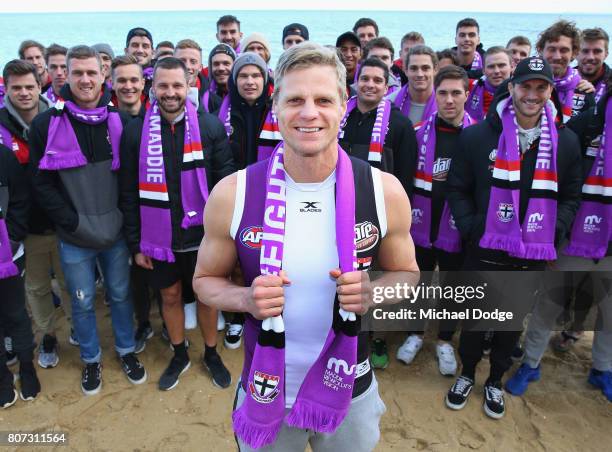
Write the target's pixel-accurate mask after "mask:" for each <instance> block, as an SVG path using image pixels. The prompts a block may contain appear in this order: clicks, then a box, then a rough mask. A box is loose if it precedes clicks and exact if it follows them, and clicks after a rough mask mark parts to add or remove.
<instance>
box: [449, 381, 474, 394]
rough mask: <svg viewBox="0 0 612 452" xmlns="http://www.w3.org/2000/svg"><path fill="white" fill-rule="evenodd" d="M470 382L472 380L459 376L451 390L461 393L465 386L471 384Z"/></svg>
mask: <svg viewBox="0 0 612 452" xmlns="http://www.w3.org/2000/svg"><path fill="white" fill-rule="evenodd" d="M471 384H472V382H471V381H470V380H468V379H467V378H463V377H459V379H458V380H457V382H456V383H455V390H454V391H453V392H459V393H463V391H465V388H467V387H468V386H471Z"/></svg>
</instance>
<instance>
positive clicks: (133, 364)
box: [123, 353, 142, 369]
mask: <svg viewBox="0 0 612 452" xmlns="http://www.w3.org/2000/svg"><path fill="white" fill-rule="evenodd" d="M123 362H124V363H125V365H126V366H127V367H128V369H134V368H136V369H138V368H140V367H142V364H140V361H138V360H137V359H136V357H135V356H134V355H133V354H132V353H128V354H127V355H124V356H123Z"/></svg>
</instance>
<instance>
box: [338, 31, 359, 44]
mask: <svg viewBox="0 0 612 452" xmlns="http://www.w3.org/2000/svg"><path fill="white" fill-rule="evenodd" d="M344 41H352V42H353V43H355V44H356V45H357V47H361V41H360V40H359V37H358V36H357V35H356V34H355V33H353V32H352V31H347V32H345V33H342V34H341V35H340V36H338V39H336V47H340V44H342V43H343V42H344Z"/></svg>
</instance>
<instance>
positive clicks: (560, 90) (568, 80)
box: [554, 67, 582, 123]
mask: <svg viewBox="0 0 612 452" xmlns="http://www.w3.org/2000/svg"><path fill="white" fill-rule="evenodd" d="M580 80H582V78H581V77H580V73H579V72H578V69H576V68H573V67H568V68H567V71H565V75H563V76H562V77H559V78H557V77H555V80H554V82H555V91H557V95H558V96H559V102H561V113H562V114H563V122H564V123H566V122H567V121H569V119H570V118H571V117H572V107H573V105H574V90H575V89H576V87H577V86H578V84H579V83H580Z"/></svg>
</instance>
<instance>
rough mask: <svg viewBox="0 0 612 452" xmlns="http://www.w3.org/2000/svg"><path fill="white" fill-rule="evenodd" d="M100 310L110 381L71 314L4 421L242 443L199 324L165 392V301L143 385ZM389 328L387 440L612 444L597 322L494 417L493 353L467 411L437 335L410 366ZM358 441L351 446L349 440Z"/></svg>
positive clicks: (184, 445) (127, 440) (170, 445)
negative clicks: (32, 389) (84, 350)
mask: <svg viewBox="0 0 612 452" xmlns="http://www.w3.org/2000/svg"><path fill="white" fill-rule="evenodd" d="M97 311H98V312H97V314H98V326H99V330H100V335H101V341H102V347H103V361H102V362H103V373H102V375H103V376H102V378H103V385H102V391H101V393H100V394H98V395H96V396H90V397H86V396H84V395H83V393H82V392H81V389H80V376H81V368H82V364H81V362H80V360H79V352H78V347H73V346H71V345H69V344H68V342H67V336H68V328H67V322H66V320H65V319H63V318H62V319H61V320H60V321H59V324H60V325H61V328H60V330H59V333H58V337H59V340H60V363H59V365H58V367H56V368H54V369H40V368H37V370H38V375H39V378H40V380H41V384H42V392H41V394H40V395H39V396H38V398H37V399H36V400H34V401H32V402H24V401H22V400H19V401H18V402H17V403H16V404H15V405H14V406H12V407H11V408H9V409H7V410H2V411H0V430H1V431H9V430H11V431H12V430H20V431H36V432H49V431H64V432H67V433H68V437H69V444H68V445H67V446H64V447H57V449H58V450H62V451H66V450H75V451H110V450H113V451H114V450H120V451H163V452H171V451H196V450H197V451H202V450H204V451H208V450H211V451H217V450H219V451H223V450H236V444H235V442H234V439H233V435H232V428H231V417H230V415H231V407H232V402H233V398H234V389H235V384H232V387H231V388H229V389H225V390H223V389H218V388H216V387H214V386H213V384H212V382H211V380H210V377H209V376H208V374H207V372H206V371H205V370H204V368H203V366H202V363H201V354H202V348H203V345H202V340H201V337H200V334H199V331H198V330H192V331H189V332H188V337H189V339H190V341H191V343H192V346H191V348H190V350H189V352H190V356H191V359H192V367H191V369H189V370H188V371H187V372H186V373H185V374H183V376H182V377H181V379H180V384H179V385H178V386H177V387H176V388H175V389H174V390H172V391H169V392H162V391H159V390H158V389H157V381H158V379H159V376H160V374H161V373H162V372H163V370H164V368H165V367H166V365H167V364H168V362H169V360H170V358H171V351H170V349H169V347H168V344H167V343H166V342H164V341H163V340H162V339H161V337H160V335H159V331H160V326H161V322H160V319H159V317H158V316H157V313H155V314H154V315H153V314H152V322H153V326H154V329H155V330H156V334H155V336H154V337H153V338H152V339H151V340H149V342H148V343H147V347H146V349H145V351H144V352H143V353H141V354H140V355H139V357H140V359H141V361H142V363H143V364H144V366H145V367H146V369H147V372H148V381H147V382H146V383H145V384H142V385H139V386H134V385H132V384H130V383H129V382H128V380H127V379H126V377H125V375H124V374H123V372H122V371H121V368H120V366H119V362H118V360H117V359H116V357H115V354H114V351H113V346H112V344H113V340H112V333H111V328H110V311H109V308H108V307H106V306H104V305H103V303H99V306H98V309H97ZM388 340H389V348H390V350H391V351H392V353H391V363H390V365H389V367H388V368H387V369H386V370H384V371H379V372H377V378H378V379H379V382H380V388H381V392H382V398H383V400H384V402H385V403H386V405H387V412H386V414H385V415H384V416H383V418H382V421H381V441H380V443H379V446H378V448H377V450H380V451H406V450H431V451H464V450H482V451H493V450H495V451H506V450H507V451H520V450H525V451H540V450H550V451H553V450H554V451H577V450H580V451H583V452H584V451H590V450H593V451H594V450H610V445H611V444H612V403H610V402H608V401H607V400H606V399H605V397H604V396H603V395H602V394H601V392H600V391H599V390H595V389H593V388H592V387H590V386H589V385H588V383H587V381H586V378H587V375H588V371H589V368H590V345H591V340H592V335H589V334H588V333H587V337H586V338H583V339H581V340H580V341H579V342H578V343H577V344H576V347H575V348H574V349H573V350H572V351H570V352H569V353H567V354H564V355H558V354H555V353H553V352H552V351H549V352H547V354H546V356H545V358H544V359H543V362H542V380H541V381H540V382H537V383H532V384H531V386H530V388H529V391H528V393H527V394H526V396H524V397H513V396H510V395H507V396H506V403H507V412H506V416H505V418H504V419H502V420H499V421H495V420H492V419H489V418H487V416H486V415H485V414H484V412H483V409H482V401H483V398H482V384H483V382H484V380H485V378H486V375H487V373H488V366H489V364H488V361H487V360H486V359H485V360H483V361H482V362H481V363H480V365H479V369H478V375H477V384H476V387H475V390H474V393H473V394H472V396H471V398H470V400H469V403H468V405H467V406H466V408H465V409H464V410H463V411H461V412H453V411H451V410H449V409H447V408H446V407H445V406H444V403H443V398H444V395H445V394H446V391H447V390H448V388H449V387H450V385H451V384H452V382H453V379H450V378H448V377H443V376H441V375H440V374H439V372H438V368H437V362H436V361H435V341H434V340H433V338H432V337H429V336H428V337H427V338H426V341H425V345H424V348H423V350H422V351H421V353H420V354H419V355H418V356H417V358H416V359H415V361H414V362H413V363H412V364H411V365H410V366H405V365H402V364H400V363H399V362H398V361H396V360H395V358H394V355H395V350H396V349H397V347H398V345H399V344H400V343H401V341H402V340H403V336H402V335H401V334H399V333H390V334H389V335H388ZM219 343H220V344H222V336H221V334H220V335H219ZM218 348H219V350H220V353H221V355H222V357H223V360H224V361H225V363H226V365H227V366H228V368H229V369H230V371H231V373H232V376H233V378H234V379H236V378H237V376H238V375H239V372H240V369H241V366H242V349H240V350H227V349H225V348H224V347H223V345H220V346H219V347H218ZM12 369H13V371H16V370H17V368H16V367H13V368H12ZM2 449H3V450H11V448H2ZM13 450H26V448H20V449H17V448H13ZM35 450H41V449H40V448H36V449H35ZM47 450H48V449H47ZM347 450H351V448H350V445H347Z"/></svg>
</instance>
